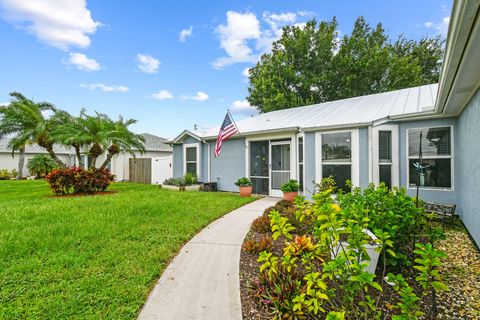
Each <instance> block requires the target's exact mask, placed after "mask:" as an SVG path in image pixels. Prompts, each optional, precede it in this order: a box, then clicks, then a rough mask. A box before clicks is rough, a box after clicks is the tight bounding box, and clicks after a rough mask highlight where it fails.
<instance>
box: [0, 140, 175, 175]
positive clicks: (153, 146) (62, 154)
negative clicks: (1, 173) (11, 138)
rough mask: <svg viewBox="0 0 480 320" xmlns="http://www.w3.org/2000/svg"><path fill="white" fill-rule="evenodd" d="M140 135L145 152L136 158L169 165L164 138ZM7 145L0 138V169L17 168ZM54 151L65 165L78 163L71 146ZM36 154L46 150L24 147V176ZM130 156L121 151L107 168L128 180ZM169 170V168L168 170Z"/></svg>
mask: <svg viewBox="0 0 480 320" xmlns="http://www.w3.org/2000/svg"><path fill="white" fill-rule="evenodd" d="M142 136H143V137H144V138H145V148H146V152H145V153H143V154H141V153H140V152H135V157H136V158H137V159H154V158H159V159H165V160H166V161H167V162H168V167H170V166H171V158H172V148H171V147H170V146H169V145H168V144H165V143H164V142H165V141H166V139H164V138H161V137H157V136H154V135H152V134H148V133H144V134H142ZM7 146H8V139H3V140H0V169H8V170H12V169H18V152H15V153H14V154H13V157H12V151H11V149H9V148H8V147H7ZM54 151H55V153H56V154H57V155H58V157H59V158H60V159H61V160H62V161H63V162H64V163H65V164H66V165H67V166H74V165H78V161H77V157H76V155H75V151H74V150H73V148H67V147H64V146H60V145H56V146H55V147H54ZM36 154H47V151H46V150H45V149H43V148H41V147H40V146H38V145H29V146H27V147H26V150H25V166H24V168H23V175H24V176H29V175H30V173H29V172H28V169H27V161H28V159H30V158H32V157H33V156H35V155H36ZM83 157H84V163H90V161H89V157H88V155H86V154H83ZM105 157H106V155H105V154H103V155H102V156H100V157H99V159H97V166H99V165H101V164H102V162H103V161H104V160H105ZM131 158H134V157H133V156H132V155H131V154H129V153H121V154H119V155H117V156H115V157H113V159H112V161H111V163H110V165H109V169H110V170H111V171H112V173H113V174H114V175H115V176H116V179H117V180H118V181H129V171H130V165H129V162H130V159H131ZM170 170H171V169H169V170H168V171H170ZM166 176H171V174H170V173H166Z"/></svg>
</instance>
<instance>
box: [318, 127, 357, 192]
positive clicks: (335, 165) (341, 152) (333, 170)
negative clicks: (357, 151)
mask: <svg viewBox="0 0 480 320" xmlns="http://www.w3.org/2000/svg"><path fill="white" fill-rule="evenodd" d="M329 176H333V178H334V179H335V182H336V183H337V187H338V188H340V189H342V190H344V191H346V190H347V188H346V184H345V183H346V181H347V180H352V134H351V132H340V133H330V134H322V177H324V178H326V177H329Z"/></svg>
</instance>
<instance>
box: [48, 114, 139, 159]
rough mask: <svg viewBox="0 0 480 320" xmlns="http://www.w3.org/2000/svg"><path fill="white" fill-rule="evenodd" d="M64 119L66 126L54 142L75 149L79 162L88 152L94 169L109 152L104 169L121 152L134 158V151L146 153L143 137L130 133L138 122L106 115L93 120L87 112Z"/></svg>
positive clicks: (58, 130)
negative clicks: (82, 151) (82, 154)
mask: <svg viewBox="0 0 480 320" xmlns="http://www.w3.org/2000/svg"><path fill="white" fill-rule="evenodd" d="M63 116H64V117H65V118H64V123H63V124H62V125H59V126H57V127H56V128H55V130H53V131H52V132H51V138H52V139H53V140H55V141H58V142H60V143H62V144H64V145H67V146H72V147H74V148H75V152H76V154H77V158H78V159H81V150H82V149H83V148H88V156H89V157H90V159H91V161H90V165H89V167H90V168H96V165H97V159H98V157H100V156H101V155H102V154H103V153H104V152H105V151H107V156H106V159H105V161H104V162H103V163H102V165H101V168H106V167H107V166H108V164H109V163H110V161H111V160H112V158H113V157H114V156H115V155H117V154H119V153H120V152H121V151H126V152H129V153H131V154H134V152H133V149H135V150H139V151H140V152H144V151H145V147H144V144H143V143H144V142H145V140H144V138H143V136H141V135H137V134H135V133H133V132H131V131H130V130H129V129H128V127H129V126H130V125H132V124H134V123H136V122H137V121H136V120H133V119H128V120H124V119H123V118H122V117H120V118H119V120H118V121H113V120H111V119H110V118H109V117H108V116H107V115H105V114H102V113H96V115H95V116H91V115H88V114H87V113H86V112H85V110H82V111H81V112H80V116H79V117H72V116H70V115H66V114H65V115H63Z"/></svg>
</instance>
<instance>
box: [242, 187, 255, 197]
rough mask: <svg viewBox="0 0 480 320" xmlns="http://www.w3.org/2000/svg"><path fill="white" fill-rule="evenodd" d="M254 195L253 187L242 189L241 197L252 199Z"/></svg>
mask: <svg viewBox="0 0 480 320" xmlns="http://www.w3.org/2000/svg"><path fill="white" fill-rule="evenodd" d="M251 195H252V186H246V187H245V186H244V187H240V197H250V196H251Z"/></svg>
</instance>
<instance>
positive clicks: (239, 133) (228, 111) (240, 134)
mask: <svg viewBox="0 0 480 320" xmlns="http://www.w3.org/2000/svg"><path fill="white" fill-rule="evenodd" d="M227 113H228V116H229V117H230V119H232V122H233V125H234V126H235V129H237V132H238V135H239V136H240V137H242V133H241V132H240V130H238V127H237V124H236V123H235V120H233V116H232V114H231V113H230V109H227ZM243 144H244V145H245V149H247V143H246V142H245V138H243Z"/></svg>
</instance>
